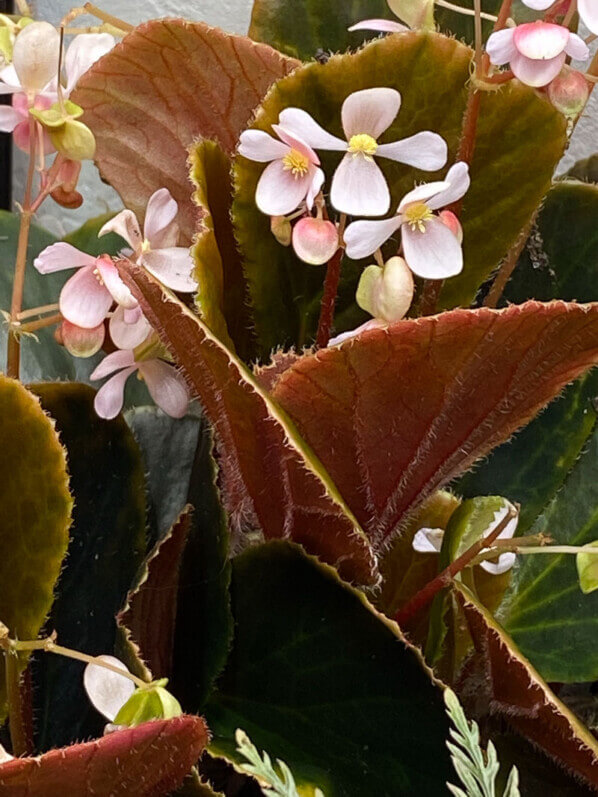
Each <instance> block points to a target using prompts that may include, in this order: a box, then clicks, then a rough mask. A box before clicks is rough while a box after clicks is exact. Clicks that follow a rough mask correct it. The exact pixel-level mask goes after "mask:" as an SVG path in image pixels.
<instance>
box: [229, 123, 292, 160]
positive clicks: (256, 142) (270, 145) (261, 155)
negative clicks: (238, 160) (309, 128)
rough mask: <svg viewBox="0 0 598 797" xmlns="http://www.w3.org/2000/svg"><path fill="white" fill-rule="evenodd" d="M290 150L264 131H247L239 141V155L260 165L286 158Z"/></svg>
mask: <svg viewBox="0 0 598 797" xmlns="http://www.w3.org/2000/svg"><path fill="white" fill-rule="evenodd" d="M288 151H289V148H288V146H287V145H286V144H283V142H282V141H277V140H276V139H275V138H272V136H270V135H268V133H265V132H264V131H263V130H245V132H244V133H241V138H240V139H239V149H238V152H239V155H242V156H243V157H244V158H248V159H249V160H250V161H257V162H258V163H270V161H274V160H278V159H280V158H284V156H285V155H286V154H287V153H288Z"/></svg>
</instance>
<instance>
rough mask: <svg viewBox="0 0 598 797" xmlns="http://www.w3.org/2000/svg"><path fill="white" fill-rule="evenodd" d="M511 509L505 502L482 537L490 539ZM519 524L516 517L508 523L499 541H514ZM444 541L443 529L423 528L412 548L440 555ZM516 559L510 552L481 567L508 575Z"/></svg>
mask: <svg viewBox="0 0 598 797" xmlns="http://www.w3.org/2000/svg"><path fill="white" fill-rule="evenodd" d="M511 508H512V505H511V504H510V503H509V502H508V501H506V500H505V502H504V505H503V507H502V508H501V509H499V510H497V511H496V512H495V513H494V519H493V520H492V523H490V525H489V526H488V528H487V529H486V530H485V531H484V533H483V535H482V537H484V538H485V537H489V536H490V534H492V532H493V531H494V529H495V528H496V527H497V526H498V524H499V523H501V522H502V521H503V520H504V518H505V517H506V515H507V512H508V511H509V509H511ZM518 523H519V516H518V515H516V516H515V517H513V518H512V519H511V520H510V521H509V522H508V523H507V525H506V527H505V528H504V529H503V530H502V531H501V533H500V534H499V535H498V537H497V539H498V540H510V539H512V537H513V535H514V534H515V532H516V530H517V524H518ZM443 539H444V531H443V529H429V528H423V529H420V530H419V531H418V532H417V533H416V535H415V536H414V538H413V542H412V547H413V550H414V551H417V552H418V553H440V549H441V548H442V541H443ZM516 558H517V557H516V555H515V554H514V553H512V552H511V551H509V552H507V553H503V554H500V555H499V556H498V558H497V561H496V562H493V561H491V560H486V561H484V562H480V567H481V568H482V569H483V570H485V571H486V572H487V573H491V574H492V575H495V576H499V575H501V574H502V573H506V572H507V570H510V569H511V568H512V567H513V565H514V564H515V560H516Z"/></svg>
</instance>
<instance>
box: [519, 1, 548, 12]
mask: <svg viewBox="0 0 598 797" xmlns="http://www.w3.org/2000/svg"><path fill="white" fill-rule="evenodd" d="M553 3H554V0H523V4H524V5H526V6H527V7H528V8H533V9H534V11H546V9H547V8H550V6H551V5H552V4H553Z"/></svg>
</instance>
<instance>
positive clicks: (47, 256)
mask: <svg viewBox="0 0 598 797" xmlns="http://www.w3.org/2000/svg"><path fill="white" fill-rule="evenodd" d="M95 262H96V258H95V257H92V256H91V255H87V254H85V252H80V251H79V250H78V249H76V248H75V247H74V246H71V245H70V244H67V243H64V242H63V241H59V242H58V243H55V244H52V245H51V246H47V247H46V248H45V249H44V250H43V251H42V252H40V253H39V255H38V256H37V257H36V258H35V260H34V261H33V265H34V266H35V268H36V269H37V270H38V271H39V273H40V274H53V273H54V272H55V271H65V270H66V269H68V268H81V266H93V265H95Z"/></svg>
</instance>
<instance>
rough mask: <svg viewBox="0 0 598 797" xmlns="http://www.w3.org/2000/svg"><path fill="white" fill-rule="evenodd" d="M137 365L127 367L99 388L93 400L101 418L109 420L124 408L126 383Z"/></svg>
mask: <svg viewBox="0 0 598 797" xmlns="http://www.w3.org/2000/svg"><path fill="white" fill-rule="evenodd" d="M136 370H137V366H136V365H134V366H133V367H132V368H125V370H124V371H121V372H120V373H118V374H115V375H114V376H113V377H111V378H110V379H109V380H108V381H107V382H106V384H105V385H102V387H101V388H100V389H99V390H98V392H97V393H96V397H95V399H94V402H93V406H94V409H95V411H96V413H97V414H98V415H99V416H100V418H105V419H106V420H107V421H110V420H112V418H116V416H117V415H118V413H119V412H120V411H121V410H122V408H123V404H124V401H125V384H126V382H127V379H128V378H129V377H130V376H131V374H133V373H135V371H136Z"/></svg>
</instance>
